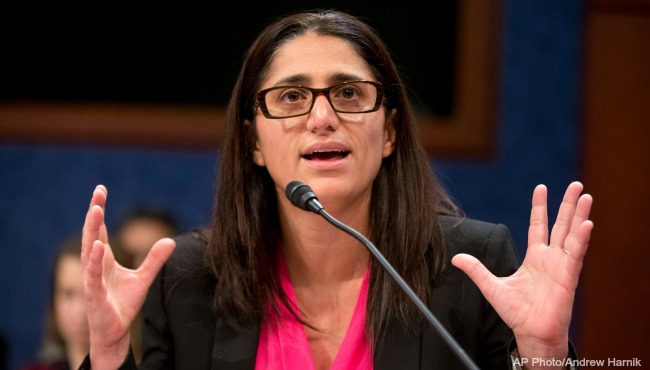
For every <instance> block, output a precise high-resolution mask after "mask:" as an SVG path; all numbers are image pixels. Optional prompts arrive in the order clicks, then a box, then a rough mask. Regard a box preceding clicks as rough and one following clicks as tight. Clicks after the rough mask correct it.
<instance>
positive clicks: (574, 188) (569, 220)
mask: <svg viewBox="0 0 650 370" xmlns="http://www.w3.org/2000/svg"><path fill="white" fill-rule="evenodd" d="M582 188H583V186H582V184H581V183H579V182H577V181H575V182H572V183H571V184H569V186H568V187H567V190H566V192H565V193H564V198H562V204H561V205H560V209H559V211H558V213H557V219H556V220H555V224H554V225H553V230H552V231H551V241H550V244H549V245H550V246H556V247H560V248H564V242H565V240H566V238H567V235H568V234H569V231H570V230H571V226H572V224H573V217H574V215H575V210H576V204H577V202H578V199H579V198H580V193H581V192H582Z"/></svg>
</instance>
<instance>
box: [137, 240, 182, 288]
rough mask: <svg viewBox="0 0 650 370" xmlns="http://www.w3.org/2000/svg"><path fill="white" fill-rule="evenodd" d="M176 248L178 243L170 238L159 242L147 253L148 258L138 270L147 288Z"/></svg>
mask: <svg viewBox="0 0 650 370" xmlns="http://www.w3.org/2000/svg"><path fill="white" fill-rule="evenodd" d="M175 248H176V242H174V240H172V239H170V238H163V239H160V240H158V241H157V242H156V243H155V244H154V245H153V247H151V249H150V250H149V253H147V257H146V258H145V259H144V261H142V264H141V265H140V267H139V268H138V274H139V275H140V278H141V279H142V280H143V281H144V282H145V284H146V285H147V286H149V285H151V283H152V282H153V279H154V278H155V277H156V275H157V274H158V272H159V271H160V269H161V268H162V267H163V265H164V264H165V262H167V260H168V259H169V257H170V256H171V255H172V252H174V249H175Z"/></svg>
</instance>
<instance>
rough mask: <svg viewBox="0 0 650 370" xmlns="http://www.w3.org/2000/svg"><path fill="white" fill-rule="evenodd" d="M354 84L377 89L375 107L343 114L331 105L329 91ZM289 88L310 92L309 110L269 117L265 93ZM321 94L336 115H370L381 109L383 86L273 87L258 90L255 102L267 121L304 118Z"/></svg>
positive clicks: (379, 83) (379, 84)
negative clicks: (290, 114)
mask: <svg viewBox="0 0 650 370" xmlns="http://www.w3.org/2000/svg"><path fill="white" fill-rule="evenodd" d="M356 82H364V83H369V84H371V85H373V86H375V88H376V89H377V98H376V101H375V105H374V106H373V107H372V108H370V109H369V110H365V111H362V112H345V111H340V110H337V109H336V108H335V107H334V104H332V100H331V99H330V91H331V90H332V89H334V88H337V87H341V86H343V85H347V84H352V83H356ZM289 87H295V88H300V89H305V90H309V91H311V93H312V99H311V105H310V106H309V109H308V110H307V111H306V112H305V113H300V114H294V115H292V116H281V117H277V116H273V115H271V113H269V110H268V108H267V106H266V100H265V97H266V93H268V92H269V91H271V90H275V89H278V88H289ZM321 94H323V95H325V98H327V101H328V102H329V103H330V106H331V107H332V109H333V110H334V111H335V112H337V113H352V114H356V113H370V112H375V111H378V110H379V107H381V104H382V103H383V100H384V85H382V84H381V82H377V81H368V80H355V81H346V82H343V83H340V84H336V85H333V86H329V87H324V88H322V89H315V88H312V87H307V86H302V85H285V86H273V87H269V88H268V89H264V90H260V91H259V92H258V93H257V94H256V100H257V106H258V107H259V108H260V110H261V111H262V114H263V115H264V117H266V118H268V119H282V118H291V117H299V116H304V115H306V114H309V113H310V112H311V110H312V108H314V103H315V102H316V97H317V96H318V95H321Z"/></svg>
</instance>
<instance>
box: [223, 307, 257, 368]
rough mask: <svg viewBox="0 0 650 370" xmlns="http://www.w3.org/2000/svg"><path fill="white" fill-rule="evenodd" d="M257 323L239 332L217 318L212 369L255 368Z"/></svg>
mask: <svg viewBox="0 0 650 370" xmlns="http://www.w3.org/2000/svg"><path fill="white" fill-rule="evenodd" d="M259 336H260V326H259V323H255V324H251V325H248V326H247V327H245V328H243V329H242V331H241V332H235V331H233V330H232V329H230V328H229V327H228V326H227V325H226V323H225V322H224V321H223V320H222V318H221V317H219V318H217V324H216V328H215V332H214V345H213V347H212V370H223V369H225V370H240V369H251V370H253V369H255V358H256V356H257V342H258V341H259Z"/></svg>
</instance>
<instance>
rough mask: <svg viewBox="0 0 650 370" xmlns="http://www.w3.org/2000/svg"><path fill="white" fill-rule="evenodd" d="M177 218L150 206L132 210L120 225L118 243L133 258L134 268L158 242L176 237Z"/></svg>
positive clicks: (177, 229)
mask: <svg viewBox="0 0 650 370" xmlns="http://www.w3.org/2000/svg"><path fill="white" fill-rule="evenodd" d="M178 231H179V227H178V223H177V221H176V218H175V217H174V216H173V215H172V214H171V213H170V212H167V211H164V210H161V209H157V208H154V207H148V206H138V207H134V208H133V209H131V211H130V212H128V213H127V214H126V216H124V217H123V218H122V220H121V222H120V224H119V225H118V231H117V235H116V236H117V243H118V244H120V247H121V248H122V249H123V250H124V251H126V252H128V253H130V254H131V255H132V256H133V267H134V268H137V267H138V266H140V264H141V263H142V261H143V260H144V258H145V257H146V256H147V253H149V249H150V248H151V246H152V245H154V244H155V243H156V242H157V241H158V240H160V239H162V238H168V237H172V236H174V235H176V234H177V233H178Z"/></svg>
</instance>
